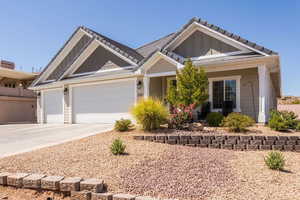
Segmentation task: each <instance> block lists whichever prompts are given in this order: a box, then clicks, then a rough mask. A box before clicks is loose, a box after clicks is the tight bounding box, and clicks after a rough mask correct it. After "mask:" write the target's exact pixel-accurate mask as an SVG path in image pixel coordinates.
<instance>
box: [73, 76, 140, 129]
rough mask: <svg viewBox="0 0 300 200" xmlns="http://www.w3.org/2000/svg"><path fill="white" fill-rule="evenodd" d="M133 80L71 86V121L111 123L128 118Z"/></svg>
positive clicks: (132, 100)
mask: <svg viewBox="0 0 300 200" xmlns="http://www.w3.org/2000/svg"><path fill="white" fill-rule="evenodd" d="M134 102H135V81H134V80H123V81H117V82H116V81H113V82H103V83H97V84H91V85H84V86H76V87H72V121H73V123H113V122H115V120H118V119H120V118H130V115H129V114H128V112H129V109H130V107H131V106H132V105H133V104H134Z"/></svg>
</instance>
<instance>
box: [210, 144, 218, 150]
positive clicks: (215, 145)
mask: <svg viewBox="0 0 300 200" xmlns="http://www.w3.org/2000/svg"><path fill="white" fill-rule="evenodd" d="M208 147H209V148H215V149H219V148H220V145H219V144H209V145H208Z"/></svg>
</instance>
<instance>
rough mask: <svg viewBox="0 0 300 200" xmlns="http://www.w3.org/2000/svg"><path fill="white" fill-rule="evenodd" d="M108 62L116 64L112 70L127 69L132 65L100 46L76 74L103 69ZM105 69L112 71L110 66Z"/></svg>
mask: <svg viewBox="0 0 300 200" xmlns="http://www.w3.org/2000/svg"><path fill="white" fill-rule="evenodd" d="M108 61H111V62H112V63H114V64H113V65H111V67H112V68H115V67H116V66H119V67H125V66H130V65H131V64H129V63H127V62H126V61H124V60H122V59H121V58H119V57H118V56H116V55H115V54H113V53H111V52H110V51H108V50H106V49H104V48H103V47H101V46H99V47H97V49H96V50H95V51H94V52H93V53H92V54H91V55H90V56H89V57H88V58H87V59H86V60H85V61H84V63H83V64H82V65H81V66H80V67H79V68H78V69H77V70H76V72H75V73H74V74H77V73H84V72H93V71H97V70H99V69H101V68H102V67H103V66H104V65H105V64H106V63H107V62H108ZM104 69H110V67H109V65H106V66H105V67H104Z"/></svg>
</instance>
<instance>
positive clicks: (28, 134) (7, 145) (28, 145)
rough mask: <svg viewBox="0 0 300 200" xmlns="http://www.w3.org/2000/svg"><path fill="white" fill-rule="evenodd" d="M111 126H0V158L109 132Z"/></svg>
mask: <svg viewBox="0 0 300 200" xmlns="http://www.w3.org/2000/svg"><path fill="white" fill-rule="evenodd" d="M112 127H113V125H112V124H72V125H71V124H70V125H69V124H11V125H0V158H1V157H5V156H10V155H14V154H18V153H23V152H27V151H32V150H34V149H38V148H42V147H47V146H52V145H55V144H60V143H64V142H67V141H71V140H75V139H80V138H83V137H87V136H90V135H95V134H98V133H101V132H105V131H108V130H111V129H112Z"/></svg>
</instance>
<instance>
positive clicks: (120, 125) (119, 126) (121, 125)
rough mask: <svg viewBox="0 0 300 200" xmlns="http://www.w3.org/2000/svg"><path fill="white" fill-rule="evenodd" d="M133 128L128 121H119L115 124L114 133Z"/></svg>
mask: <svg viewBox="0 0 300 200" xmlns="http://www.w3.org/2000/svg"><path fill="white" fill-rule="evenodd" d="M132 128H133V124H132V123H131V120H130V119H120V120H117V121H116V123H115V130H116V131H120V132H123V131H129V130H131V129H132Z"/></svg>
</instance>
